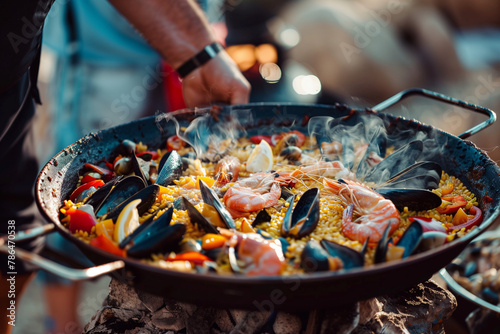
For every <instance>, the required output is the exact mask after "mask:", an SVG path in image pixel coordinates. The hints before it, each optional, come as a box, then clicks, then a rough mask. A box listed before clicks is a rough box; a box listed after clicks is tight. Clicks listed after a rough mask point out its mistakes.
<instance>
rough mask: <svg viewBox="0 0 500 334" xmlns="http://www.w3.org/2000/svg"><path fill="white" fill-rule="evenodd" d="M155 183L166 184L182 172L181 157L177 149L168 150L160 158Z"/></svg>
mask: <svg viewBox="0 0 500 334" xmlns="http://www.w3.org/2000/svg"><path fill="white" fill-rule="evenodd" d="M158 170H159V172H158V177H157V178H156V184H158V185H160V186H164V187H166V186H168V185H169V184H170V183H171V182H172V181H173V180H176V179H178V178H179V177H180V176H181V174H182V159H181V157H180V155H179V153H177V151H169V152H167V153H166V154H165V155H163V157H162V158H161V160H160V164H159V166H158Z"/></svg>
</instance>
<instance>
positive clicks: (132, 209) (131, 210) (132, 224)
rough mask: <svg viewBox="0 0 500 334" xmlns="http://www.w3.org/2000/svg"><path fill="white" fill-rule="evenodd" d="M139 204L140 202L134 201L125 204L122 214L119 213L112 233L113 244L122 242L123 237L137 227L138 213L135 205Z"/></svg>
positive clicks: (138, 200)
mask: <svg viewBox="0 0 500 334" xmlns="http://www.w3.org/2000/svg"><path fill="white" fill-rule="evenodd" d="M139 203H141V200H140V199H136V200H135V201H132V202H130V203H129V204H127V205H126V206H125V208H123V210H122V212H120V215H119V216H118V219H117V220H116V224H115V230H114V232H113V240H114V241H115V242H117V243H120V242H122V240H123V239H125V237H127V236H128V235H129V234H130V233H132V231H133V230H135V229H136V228H138V227H139V225H140V224H139V212H137V205H139Z"/></svg>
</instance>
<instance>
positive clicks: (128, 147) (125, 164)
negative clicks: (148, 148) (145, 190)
mask: <svg viewBox="0 0 500 334" xmlns="http://www.w3.org/2000/svg"><path fill="white" fill-rule="evenodd" d="M135 148H136V143H134V142H133V141H131V140H129V139H125V140H123V141H122V142H121V144H120V146H119V153H120V154H121V155H122V156H123V157H122V158H121V159H119V160H117V161H116V162H115V164H114V171H115V173H116V175H130V174H131V173H134V174H135V175H136V176H138V177H140V178H141V179H143V180H144V182H145V183H146V184H148V180H149V163H148V162H146V161H145V160H143V159H141V158H138V157H137V155H136V153H135Z"/></svg>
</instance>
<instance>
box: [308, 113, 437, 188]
mask: <svg viewBox="0 0 500 334" xmlns="http://www.w3.org/2000/svg"><path fill="white" fill-rule="evenodd" d="M308 132H309V135H310V136H313V137H314V138H316V141H317V143H318V146H319V147H320V149H321V152H322V156H323V159H325V160H327V161H335V160H339V161H340V162H342V163H343V165H344V166H346V167H347V168H349V169H351V170H352V171H355V173H356V177H357V178H358V180H360V181H364V182H373V183H375V184H384V183H385V181H387V180H388V179H389V178H391V177H393V176H394V175H396V174H397V173H399V172H401V171H402V170H404V169H405V168H407V167H409V166H411V165H413V164H415V163H416V162H417V161H424V160H432V156H433V155H435V154H438V153H439V152H440V151H441V147H440V146H439V145H438V144H437V143H436V141H435V140H434V139H433V136H432V132H431V133H430V134H429V133H427V132H424V131H415V130H413V129H406V130H403V131H394V132H391V133H390V134H389V133H388V132H387V130H386V124H385V123H384V120H383V119H382V118H380V117H378V116H375V115H369V114H366V115H359V114H356V115H352V116H348V117H342V118H334V117H330V116H317V117H312V118H311V119H310V120H309V124H308ZM334 143H338V144H336V146H335V145H334ZM441 145H442V144H441ZM389 147H395V148H396V150H395V151H394V152H387V149H388V148H389ZM332 148H335V149H332ZM388 153H392V154H390V155H388V156H387V157H386V154H388ZM426 173H430V174H434V173H435V172H434V171H430V170H426V169H425V168H419V169H416V170H415V171H413V172H412V173H410V174H408V175H407V177H406V178H405V181H404V182H403V181H401V183H404V185H405V187H408V188H410V187H418V186H419V185H420V184H421V182H420V181H419V180H418V179H419V178H422V177H423V176H424V175H425V174H426ZM413 181H414V182H413Z"/></svg>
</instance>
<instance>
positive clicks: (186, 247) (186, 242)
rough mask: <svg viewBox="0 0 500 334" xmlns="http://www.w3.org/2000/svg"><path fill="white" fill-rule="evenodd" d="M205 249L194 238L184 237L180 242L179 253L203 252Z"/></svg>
mask: <svg viewBox="0 0 500 334" xmlns="http://www.w3.org/2000/svg"><path fill="white" fill-rule="evenodd" d="M202 251H203V249H202V248H201V244H200V243H199V242H198V241H196V240H195V239H193V238H184V239H182V241H181V242H180V243H179V253H180V254H182V253H189V252H197V253H201V252H202Z"/></svg>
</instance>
